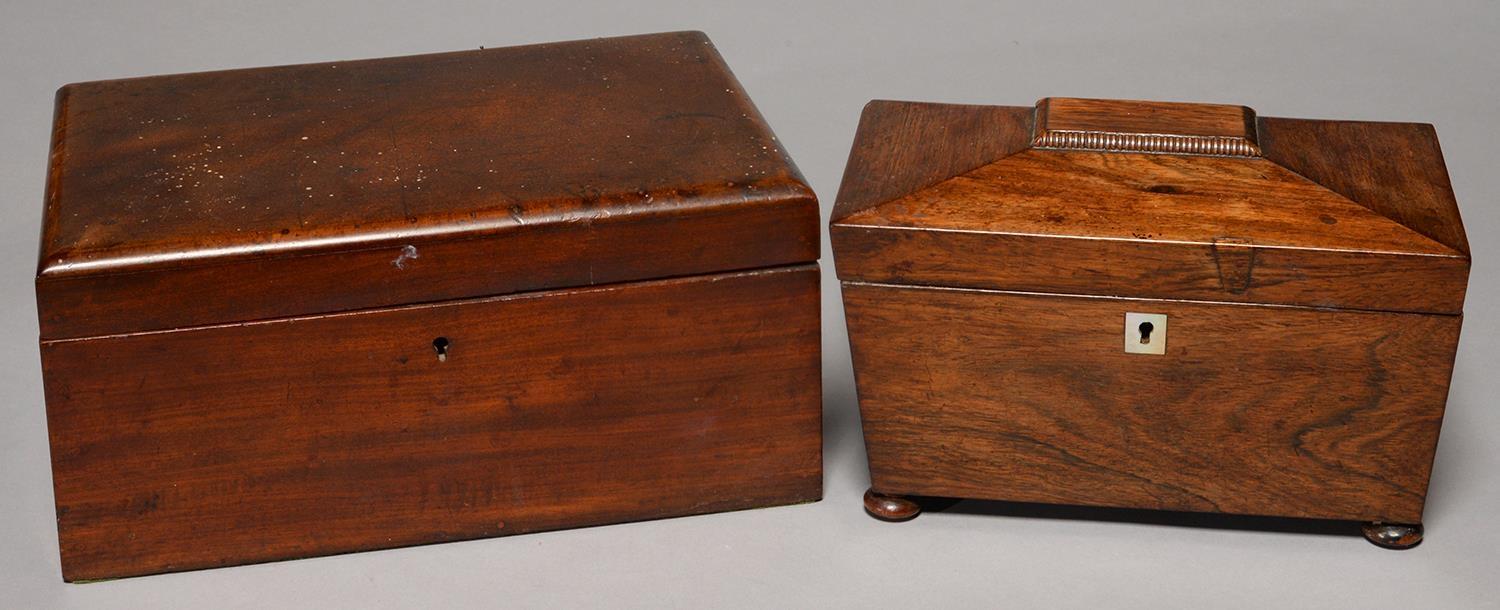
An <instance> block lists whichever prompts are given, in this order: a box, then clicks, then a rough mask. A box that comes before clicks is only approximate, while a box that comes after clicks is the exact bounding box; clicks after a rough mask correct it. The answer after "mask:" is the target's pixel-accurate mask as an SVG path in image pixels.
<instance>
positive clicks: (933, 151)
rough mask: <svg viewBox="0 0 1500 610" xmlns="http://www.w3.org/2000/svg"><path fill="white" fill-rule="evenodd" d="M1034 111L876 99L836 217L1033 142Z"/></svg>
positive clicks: (864, 120)
mask: <svg viewBox="0 0 1500 610" xmlns="http://www.w3.org/2000/svg"><path fill="white" fill-rule="evenodd" d="M1031 121H1032V110H1031V109H1030V108H1016V107H1007V106H965V105H957V104H931V103H925V102H897V101H887V100H874V101H872V102H870V103H868V104H866V105H865V109H864V112H863V113H862V114H861V115H860V119H859V129H858V130H857V131H856V132H855V136H854V145H853V147H852V148H851V150H850V151H849V163H848V164H847V165H845V166H844V180H843V182H842V183H840V184H839V194H838V199H837V202H836V203H835V204H834V210H833V217H834V218H842V217H844V216H848V215H849V214H853V213H855V212H857V211H860V210H862V209H865V208H867V207H869V206H872V205H876V204H880V203H883V202H885V201H888V200H890V199H894V198H896V197H900V196H902V195H904V194H906V193H910V192H912V191H914V190H917V189H920V188H923V187H926V186H931V185H933V184H935V183H938V182H941V181H943V180H947V179H948V178H951V177H953V176H956V175H958V174H962V173H964V172H966V171H969V170H971V169H974V168H976V167H979V166H981V165H984V164H987V163H992V162H994V161H996V160H998V159H1001V158H1004V157H1005V156H1007V155H1010V154H1012V153H1015V152H1017V151H1019V150H1022V149H1024V148H1026V147H1027V145H1028V144H1029V143H1030V140H1031Z"/></svg>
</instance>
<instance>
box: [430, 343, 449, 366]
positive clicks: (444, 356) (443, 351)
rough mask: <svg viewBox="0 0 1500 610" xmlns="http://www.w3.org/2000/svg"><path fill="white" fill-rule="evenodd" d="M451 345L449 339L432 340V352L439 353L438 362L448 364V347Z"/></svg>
mask: <svg viewBox="0 0 1500 610" xmlns="http://www.w3.org/2000/svg"><path fill="white" fill-rule="evenodd" d="M450 345H451V343H450V342H449V341H448V338H447V337H438V338H436V339H433V340H432V350H433V351H435V352H437V357H438V362H447V360H448V347H449V346H450Z"/></svg>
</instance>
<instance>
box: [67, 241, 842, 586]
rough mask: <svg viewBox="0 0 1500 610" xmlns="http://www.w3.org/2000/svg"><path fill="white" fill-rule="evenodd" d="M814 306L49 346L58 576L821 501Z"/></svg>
mask: <svg viewBox="0 0 1500 610" xmlns="http://www.w3.org/2000/svg"><path fill="white" fill-rule="evenodd" d="M817 299H818V272H817V269H816V266H814V265H801V266H796V267H788V268H782V269H776V270H764V271H754V272H744V273H730V274H720V275H711V276H706V277H695V278H688V279H677V280H663V281H654V282H644V283H630V284H621V285H614V286H607V287H599V288H579V289H568V290H559V291H551V292H541V293H532V294H525V295H513V296H504V297H498V298H486V299H476V300H465V301H456V302H450V303H443V304H437V305H416V306H409V307H401V308H393V309H384V310H375V311H367V312H358V313H346V314H335V315H324V316H309V317H298V318H291V319H283V320H275V321H268V322H258V323H248V324H230V325H222V326H213V327H206V328H198V329H190V330H180V331H165V332H153V333H143V334H134V335H128V336H118V337H108V338H95V339H87V340H64V341H45V342H43V344H42V359H43V364H44V370H45V374H46V380H47V384H46V391H47V414H48V427H49V432H50V434H51V439H52V455H53V461H54V484H55V491H56V499H57V514H58V532H59V536H60V539H61V552H62V560H63V573H64V577H65V578H67V579H68V580H79V579H96V578H108V577H119V576H129V575H137V574H147V573H153V572H164V571H176V570H188V569H194V568H204V567H213V566H222V565H229V564H236V563H244V562H254V561H271V560H278V559H287V558H296V557H306V556H311V555H321V554H328V553H339V552H346V551H356V550H363V549H374V548H384V547H391V546H402V545H411V544H422V543H429V542H438V541H447V540H459V539H465V538H476V537H484V536H499V535H508V534H516V533H523V532H531V531H538V530H547V529H556V528H564V527H577V526H582V525H592V524H602V523H616V522H621V521H632V520H639V519H653V518H660V517H670V516H677V515H688V514H695V513H705V512H712V511H720V510H731V509H740V508H749V507H755V506H765V505H772V504H785V503H791V502H804V501H812V500H816V499H818V498H819V497H820V495H821V434H820V432H821V430H820V428H821V420H822V414H821V409H820V400H821V398H820V397H821V391H820V375H819V372H818V371H819V365H820V358H819V351H818V345H819V339H818V335H819V319H818V313H817V312H818V306H817ZM438 337H444V338H446V339H447V340H448V346H449V347H448V351H447V356H446V358H445V359H444V360H439V359H438V358H437V357H436V352H435V350H434V344H433V341H434V339H436V338H438Z"/></svg>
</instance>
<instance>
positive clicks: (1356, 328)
mask: <svg viewBox="0 0 1500 610" xmlns="http://www.w3.org/2000/svg"><path fill="white" fill-rule="evenodd" d="M831 238H832V242H833V249H834V252H835V262H836V265H837V268H838V276H839V279H840V280H841V282H842V289H843V299H844V307H845V314H846V318H847V323H848V329H849V340H850V345H851V348H852V352H853V361H854V370H855V375H856V381H857V385H858V395H859V404H860V412H861V418H862V422H863V428H864V436H865V445H866V449H867V451H868V455H869V466H870V479H871V489H870V491H869V492H868V493H867V494H866V502H865V506H866V509H867V510H868V511H869V512H870V513H871V514H873V515H875V516H877V517H881V518H884V519H890V520H900V519H904V518H910V517H912V516H915V515H916V514H917V512H918V511H919V510H920V505H919V504H917V503H916V502H914V501H913V497H918V496H935V497H947V498H978V499H991V500H1005V501H1017V502H1032V503H1048V504H1068V505H1085V506H1100V507H1119V508H1136V509H1141V508H1144V509H1165V510H1175V511H1197V512H1213V513H1227V514H1239V515H1262V516H1279V517H1301V518H1321V519H1337V520H1351V521H1362V522H1365V524H1366V525H1365V527H1364V531H1365V535H1366V536H1367V537H1368V538H1369V539H1370V540H1371V541H1372V542H1374V543H1376V544H1378V545H1381V546H1387V547H1392V548H1404V547H1409V546H1411V545H1414V544H1416V543H1417V542H1419V541H1420V540H1421V535H1422V526H1421V523H1422V509H1423V505H1424V502H1425V497H1426V493H1427V484H1428V475H1429V472H1430V470H1431V467H1432V461H1433V455H1434V453H1435V449H1436V445H1437V440H1438V430H1439V428H1440V426H1441V423H1442V418H1443V410H1444V407H1445V402H1446V399H1447V393H1448V383H1449V378H1450V375H1451V372H1452V367H1453V358H1454V354H1455V350H1456V348H1457V343H1458V337H1459V326H1460V322H1461V320H1462V313H1463V304H1464V293H1465V289H1466V285H1467V281H1468V272H1469V247H1468V243H1467V241H1466V238H1465V236H1464V230H1463V226H1462V223H1461V221H1460V219H1459V213H1458V207H1457V205H1456V203H1455V201H1454V197H1453V193H1452V189H1451V187H1450V185H1449V182H1448V177H1447V173H1446V170H1445V168H1444V166H1443V158H1442V153H1441V152H1440V150H1439V148H1438V142H1437V138H1436V136H1435V134H1434V131H1433V129H1432V127H1431V126H1429V125H1421V124H1409V123H1371V122H1351V121H1321V120H1300V119H1283V118H1271V117H1258V116H1257V115H1256V113H1255V112H1254V111H1252V110H1250V109H1249V108H1245V107H1241V106H1224V105H1207V104H1174V103H1154V102H1126V101H1104V100H1081V99H1064V98H1054V99H1044V100H1042V101H1041V102H1039V103H1038V104H1037V105H1036V106H1035V107H1034V108H1032V107H1006V106H962V105H946V104H926V103H909V102H885V101H877V102H872V103H871V104H870V105H869V106H867V107H866V109H865V112H864V116H863V118H862V120H861V123H860V126H859V131H858V135H857V136H856V139H855V142H854V145H853V150H852V152H851V154H850V158H849V164H848V167H847V169H846V171H845V174H844V180H843V184H842V187H841V189H840V191H839V195H838V201H837V204H836V207H835V211H834V213H833V218H832V222H831Z"/></svg>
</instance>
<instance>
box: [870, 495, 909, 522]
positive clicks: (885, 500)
mask: <svg viewBox="0 0 1500 610" xmlns="http://www.w3.org/2000/svg"><path fill="white" fill-rule="evenodd" d="M865 512H867V513H870V516H871V517H874V518H876V519H880V520H882V521H906V520H908V519H911V518H913V517H916V516H917V515H918V514H920V513H921V512H922V507H921V506H919V505H917V503H916V502H913V501H912V500H911V499H910V498H905V497H902V496H887V495H885V494H880V493H875V490H874V489H870V490H867V491H865Z"/></svg>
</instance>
